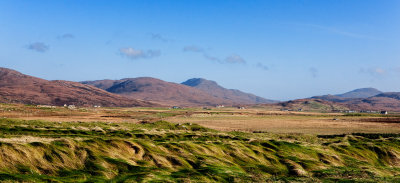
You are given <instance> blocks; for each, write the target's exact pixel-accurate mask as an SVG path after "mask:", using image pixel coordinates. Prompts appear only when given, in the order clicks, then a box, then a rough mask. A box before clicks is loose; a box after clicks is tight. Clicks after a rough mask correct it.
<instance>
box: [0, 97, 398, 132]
mask: <svg viewBox="0 0 400 183" xmlns="http://www.w3.org/2000/svg"><path fill="white" fill-rule="evenodd" d="M0 117H7V118H18V119H24V120H44V121H59V122H71V121H75V122H76V121H79V122H93V121H101V122H110V123H121V122H124V123H138V122H141V121H146V122H153V121H157V120H166V121H169V122H174V123H197V124H200V125H202V126H205V127H209V128H213V129H217V130H223V131H234V130H237V131H262V132H272V133H302V134H343V133H345V134H349V133H399V132H400V123H398V122H397V121H398V120H397V119H396V118H393V119H391V120H388V121H387V122H385V120H382V118H379V119H380V120H375V118H376V117H372V116H356V117H352V116H344V115H343V114H341V113H315V112H291V111H290V112H289V111H267V110H264V109H245V110H240V109H234V108H222V109H212V110H203V109H198V108H197V109H196V108H193V109H185V110H173V109H167V108H96V109H93V108H82V109H76V110H69V109H66V108H62V107H61V108H60V107H58V108H56V109H41V108H37V107H35V106H24V105H9V104H5V105H4V104H2V105H0ZM334 119H336V120H334ZM376 119H378V118H376Z"/></svg>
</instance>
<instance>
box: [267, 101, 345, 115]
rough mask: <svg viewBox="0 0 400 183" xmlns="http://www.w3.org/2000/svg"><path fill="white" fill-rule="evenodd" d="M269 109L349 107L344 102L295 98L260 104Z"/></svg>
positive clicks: (341, 109) (343, 109) (324, 110)
mask: <svg viewBox="0 0 400 183" xmlns="http://www.w3.org/2000/svg"><path fill="white" fill-rule="evenodd" d="M261 106H262V107H263V108H267V109H270V110H284V111H285V110H288V111H313V112H332V111H345V110H349V108H348V107H347V106H346V105H345V104H341V103H337V102H331V101H325V100H321V99H297V100H290V101H286V102H279V103H276V104H266V105H261Z"/></svg>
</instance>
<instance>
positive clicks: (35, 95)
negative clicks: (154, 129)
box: [0, 68, 158, 107]
mask: <svg viewBox="0 0 400 183" xmlns="http://www.w3.org/2000/svg"><path fill="white" fill-rule="evenodd" d="M0 102H3V103H24V104H46V105H57V106H61V105H64V104H67V105H77V106H93V105H100V106H120V107H129V106H156V105H158V104H154V103H150V102H147V101H142V100H135V99H129V98H125V97H122V96H120V95H116V94H112V93H109V92H107V91H104V90H102V89H99V88H96V87H93V86H90V85H84V84H81V83H78V82H71V81H63V80H55V81H48V80H44V79H40V78H37V77H32V76H28V75H25V74H22V73H20V72H17V71H15V70H11V69H7V68H0Z"/></svg>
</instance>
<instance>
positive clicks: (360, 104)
mask: <svg viewBox="0 0 400 183" xmlns="http://www.w3.org/2000/svg"><path fill="white" fill-rule="evenodd" d="M344 104H345V105H346V106H348V107H349V108H351V109H354V110H372V111H379V110H385V111H400V92H387V93H381V94H379V95H376V96H373V97H369V98H366V99H353V100H349V101H346V102H344Z"/></svg>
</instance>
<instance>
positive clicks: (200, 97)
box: [82, 77, 272, 106]
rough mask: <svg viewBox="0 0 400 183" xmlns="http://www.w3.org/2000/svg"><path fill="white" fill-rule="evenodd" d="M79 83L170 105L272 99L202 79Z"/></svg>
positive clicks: (220, 103)
mask: <svg viewBox="0 0 400 183" xmlns="http://www.w3.org/2000/svg"><path fill="white" fill-rule="evenodd" d="M82 83H84V84H88V85H92V86H95V87H98V88H101V89H103V90H106V91H108V92H111V93H115V94H119V95H122V96H125V97H129V98H134V99H141V100H146V101H153V102H157V103H160V104H164V105H170V106H171V105H178V106H215V105H243V104H257V103H271V102H272V100H267V99H264V98H261V97H257V96H255V95H252V94H248V93H244V92H241V91H239V90H228V89H225V88H223V87H221V86H219V85H218V84H217V83H216V82H214V81H209V80H205V79H191V80H188V81H186V82H184V83H182V84H178V83H172V82H166V81H163V80H160V79H156V78H151V77H139V78H125V79H121V80H97V81H83V82H82Z"/></svg>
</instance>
